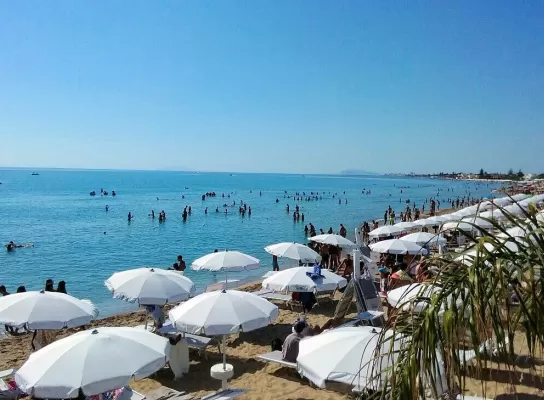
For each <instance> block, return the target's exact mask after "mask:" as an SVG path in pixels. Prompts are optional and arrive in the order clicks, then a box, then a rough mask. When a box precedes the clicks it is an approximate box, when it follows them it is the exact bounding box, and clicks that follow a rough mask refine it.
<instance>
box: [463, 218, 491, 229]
mask: <svg viewBox="0 0 544 400" xmlns="http://www.w3.org/2000/svg"><path fill="white" fill-rule="evenodd" d="M461 221H462V222H468V223H469V224H472V225H476V226H477V227H479V228H486V229H488V228H491V227H493V223H491V222H490V221H487V220H485V219H484V218H479V217H465V218H463V219H462V220H461Z"/></svg>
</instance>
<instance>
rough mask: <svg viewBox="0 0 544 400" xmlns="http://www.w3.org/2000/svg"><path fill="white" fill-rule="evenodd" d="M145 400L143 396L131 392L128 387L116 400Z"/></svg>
mask: <svg viewBox="0 0 544 400" xmlns="http://www.w3.org/2000/svg"><path fill="white" fill-rule="evenodd" d="M145 398H146V397H145V396H144V395H143V394H141V393H139V392H137V391H135V390H132V389H131V388H130V387H126V388H125V389H124V390H123V393H121V395H120V396H119V397H118V398H117V400H144V399H145Z"/></svg>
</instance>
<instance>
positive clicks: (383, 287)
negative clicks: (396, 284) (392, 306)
mask: <svg viewBox="0 0 544 400" xmlns="http://www.w3.org/2000/svg"><path fill="white" fill-rule="evenodd" d="M378 272H379V273H380V293H381V294H382V295H383V296H386V295H387V289H388V287H389V270H388V269H387V268H385V267H380V268H378Z"/></svg>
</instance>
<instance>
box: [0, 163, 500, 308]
mask: <svg viewBox="0 0 544 400" xmlns="http://www.w3.org/2000/svg"><path fill="white" fill-rule="evenodd" d="M31 172H32V171H28V170H0V182H2V183H3V184H2V185H0V243H2V244H4V243H8V242H9V241H10V240H13V241H15V242H16V243H33V244H34V247H33V248H25V249H17V250H15V251H13V252H10V253H8V252H7V251H0V271H1V272H0V284H4V285H6V286H7V288H8V291H10V292H15V290H16V288H17V286H19V285H25V286H26V288H27V290H38V289H42V288H43V284H44V282H45V280H46V279H48V278H52V279H54V280H55V284H56V282H57V281H59V280H65V281H66V282H67V288H68V291H69V293H70V294H72V295H74V296H76V297H80V298H87V299H91V300H92V301H93V302H94V303H95V304H96V305H97V306H98V308H99V310H100V313H101V316H106V315H109V314H112V313H115V312H119V311H124V310H128V309H131V308H134V306H131V305H128V304H127V303H124V302H122V301H120V300H115V299H112V298H111V294H110V293H109V292H108V290H107V289H106V288H105V287H104V280H105V279H107V278H108V277H109V276H110V275H111V274H112V273H113V272H116V271H121V270H125V269H129V268H135V267H139V266H158V267H164V268H166V267H169V266H171V265H172V263H174V262H175V260H176V256H177V255H178V254H182V255H183V256H184V258H185V259H186V262H187V265H190V262H191V261H193V260H194V259H196V258H198V257H200V256H203V255H205V254H208V253H210V252H212V251H213V250H214V249H230V250H240V251H243V252H246V253H248V254H251V255H253V256H255V257H258V258H259V259H261V263H262V265H263V267H262V271H253V272H252V274H253V275H257V276H262V274H263V273H264V271H265V270H267V269H270V265H271V257H270V255H268V254H267V253H266V252H265V251H264V250H263V247H264V246H266V245H268V244H272V243H276V242H281V241H298V242H304V241H305V237H304V224H303V223H301V222H299V223H294V222H293V219H292V216H291V215H288V214H287V213H286V210H285V206H286V204H287V203H289V204H290V205H291V208H292V209H293V208H294V205H295V204H299V205H300V207H301V212H303V213H304V214H305V217H306V219H305V223H309V222H312V223H313V224H314V225H315V226H316V228H317V229H319V228H323V229H324V230H325V231H326V230H327V229H328V228H329V227H330V226H332V227H333V229H334V230H335V231H337V230H338V229H339V225H340V223H343V224H344V225H345V226H346V227H347V228H348V231H349V232H350V236H353V232H354V229H355V228H356V227H357V226H359V225H360V224H361V223H362V222H363V221H365V220H369V219H375V218H381V217H382V216H383V211H384V209H385V208H386V207H387V206H388V205H389V204H391V206H392V207H394V208H396V209H397V210H398V211H400V210H401V209H402V208H403V207H404V205H405V203H404V202H405V200H406V199H410V200H411V201H415V202H416V203H417V204H418V205H420V204H421V203H422V202H423V201H424V199H425V198H428V197H431V196H436V194H437V191H438V189H439V188H441V189H442V192H441V195H440V197H439V198H440V199H442V198H447V197H450V196H451V197H457V196H459V197H462V196H464V195H466V193H467V192H468V191H470V192H471V193H472V195H473V196H484V195H487V194H489V193H490V191H491V190H492V189H493V188H495V187H496V186H492V185H488V184H483V183H467V182H452V181H441V180H431V179H405V178H389V177H347V176H313V175H306V176H304V175H274V174H232V175H231V174H223V173H201V174H196V173H182V172H136V171H68V170H39V171H38V172H39V173H40V175H39V176H31ZM400 187H403V189H402V190H403V193H402V194H400V190H401V189H400ZM100 188H104V190H107V191H108V192H110V193H111V191H112V190H115V191H116V193H117V196H116V197H111V196H100ZM363 188H364V189H367V190H368V189H369V190H371V191H372V194H371V195H364V194H362V193H361V191H362V190H363ZM447 189H450V190H452V192H448V191H447ZM91 190H95V191H96V192H97V196H96V197H90V196H89V192H90V191H91ZM211 191H215V192H216V193H217V195H218V196H217V197H215V198H207V199H206V200H205V201H202V200H201V195H202V194H204V193H205V192H211ZM285 191H287V193H288V194H289V195H292V194H293V193H294V192H295V191H299V192H303V191H305V192H306V193H308V192H311V191H314V192H315V191H318V192H321V193H322V192H325V194H322V196H323V200H320V201H311V202H306V201H301V202H295V201H294V200H293V199H288V198H284V194H285ZM344 191H345V195H344V194H343V193H344ZM259 192H262V196H260V195H259ZM222 193H225V196H227V194H230V196H231V197H230V199H229V198H225V199H223V198H222V197H221V194H222ZM329 193H330V194H329ZM334 193H338V194H339V196H338V197H340V198H341V199H342V204H338V197H336V198H334V199H333V198H332V195H333V194H334ZM182 195H183V196H185V198H184V199H182ZM157 197H158V198H159V200H157ZM277 198H278V199H279V200H280V202H279V203H276V199H277ZM345 199H347V201H348V203H347V204H345V201H344V200H345ZM232 201H236V203H237V205H238V204H239V202H240V201H244V202H246V203H247V204H248V205H250V206H251V208H252V211H253V214H252V216H251V217H248V216H247V214H246V216H245V218H242V217H241V216H240V215H239V214H238V212H237V207H234V208H229V214H228V215H225V214H224V213H223V210H224V208H223V207H222V205H223V204H224V203H232ZM106 205H108V206H109V212H105V206H106ZM186 205H187V206H189V205H190V206H191V207H192V215H191V216H190V217H189V218H188V220H187V222H186V223H183V222H182V220H181V212H182V210H183V207H184V206H186ZM443 206H445V205H443ZM205 207H208V209H209V214H208V215H205V214H204V208H205ZM216 207H219V208H220V210H221V213H219V214H216V213H215V208H216ZM152 209H153V210H155V213H156V214H157V218H158V212H159V211H160V210H164V211H165V212H166V215H167V220H166V222H164V223H159V222H158V219H157V218H156V219H155V220H152V219H151V218H150V217H149V216H148V215H149V213H150V212H151V210H152ZM129 211H131V212H132V213H133V214H134V219H133V221H132V222H131V223H128V222H127V214H128V212H129ZM104 232H106V234H104ZM186 275H187V276H188V277H190V278H191V279H192V280H193V281H194V282H195V283H196V285H197V288H198V289H200V290H203V289H204V288H205V287H206V285H207V284H209V283H212V282H213V281H214V279H215V278H214V276H213V275H212V274H210V273H205V272H194V271H187V272H186ZM247 275H248V273H245V274H244V273H238V274H231V275H229V278H230V277H232V278H244V277H247ZM219 278H221V277H219Z"/></svg>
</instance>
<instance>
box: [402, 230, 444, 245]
mask: <svg viewBox="0 0 544 400" xmlns="http://www.w3.org/2000/svg"><path fill="white" fill-rule="evenodd" d="M402 240H404V241H406V242H412V243H415V244H417V245H419V246H431V245H435V244H445V243H446V239H444V238H443V237H442V236H439V235H435V234H434V233H428V232H415V233H410V234H409V235H406V236H403V237H402Z"/></svg>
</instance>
